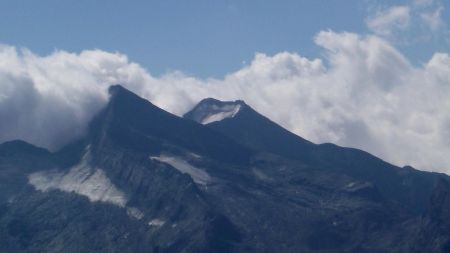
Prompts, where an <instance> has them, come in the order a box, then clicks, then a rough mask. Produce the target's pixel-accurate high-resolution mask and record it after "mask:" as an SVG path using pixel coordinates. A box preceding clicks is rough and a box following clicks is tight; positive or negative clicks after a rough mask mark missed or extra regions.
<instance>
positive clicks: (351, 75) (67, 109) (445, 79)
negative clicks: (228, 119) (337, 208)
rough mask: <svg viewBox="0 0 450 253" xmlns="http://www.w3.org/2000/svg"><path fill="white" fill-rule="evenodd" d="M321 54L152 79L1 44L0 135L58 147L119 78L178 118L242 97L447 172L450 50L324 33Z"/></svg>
mask: <svg viewBox="0 0 450 253" xmlns="http://www.w3.org/2000/svg"><path fill="white" fill-rule="evenodd" d="M315 43H316V44H317V45H318V46H320V47H322V48H323V51H324V57H323V58H317V59H308V58H305V57H302V56H301V55H299V54H297V53H290V52H281V53H278V54H276V55H272V56H269V55H265V54H261V53H258V54H256V55H255V57H254V59H253V61H252V62H251V63H250V64H248V65H246V66H244V67H243V68H242V69H240V70H238V71H236V72H234V73H230V74H228V75H227V76H225V77H224V78H222V79H199V78H195V77H192V76H187V75H184V74H183V73H180V72H171V73H168V74H165V75H163V76H159V77H156V76H153V75H151V74H150V73H149V72H148V71H147V70H145V69H144V68H142V67H141V66H139V65H138V64H135V63H133V62H130V61H129V60H128V59H127V57H126V56H125V55H123V54H119V53H109V52H104V51H101V50H89V51H83V52H81V53H79V54H74V53H68V52H64V51H56V52H54V53H52V54H50V55H48V56H38V55H36V54H33V53H32V52H30V51H28V50H26V49H17V48H15V47H12V46H5V45H4V46H0V122H1V124H0V142H3V141H7V140H12V139H23V140H25V141H28V142H31V143H33V144H36V145H39V146H44V147H47V148H50V149H52V150H55V149H58V148H59V147H61V146H62V145H64V144H66V143H68V142H70V141H71V140H74V139H76V138H78V137H80V136H82V135H83V133H84V130H85V128H86V126H87V123H88V122H89V120H90V119H91V118H92V117H93V116H94V115H95V114H96V113H97V112H98V111H99V110H100V109H101V108H102V106H103V105H104V104H105V103H106V102H107V100H108V96H107V92H106V90H107V87H108V86H109V85H111V84H116V83H121V84H123V85H124V86H126V87H127V88H129V89H131V90H132V91H134V92H136V93H138V94H139V95H141V96H143V97H145V98H147V99H149V100H150V101H152V102H153V103H154V104H156V105H158V106H160V107H162V108H163V109H166V110H168V111H170V112H172V113H175V114H178V115H181V114H183V113H184V112H186V111H187V110H189V109H190V108H191V107H193V106H194V105H195V103H197V102H198V101H199V100H201V99H203V98H205V97H215V98H218V99H222V100H235V99H243V100H245V101H246V102H247V103H248V104H250V105H251V106H252V107H254V108H255V109H256V110H258V111H259V112H261V113H262V114H264V115H266V116H268V117H269V118H271V119H272V120H274V121H275V122H277V123H279V124H281V125H282V126H284V127H286V128H287V129H289V130H291V131H293V132H294V133H296V134H298V135H301V136H303V137H305V138H307V139H309V140H312V141H314V142H316V143H323V142H333V143H337V144H339V145H343V146H350V147H356V148H361V149H364V150H367V151H369V152H371V153H373V154H375V155H377V156H380V157H382V158H383V159H385V160H387V161H389V162H393V163H395V164H397V165H405V164H411V165H413V166H416V167H417V168H420V169H424V170H434V171H442V172H447V173H450V156H448V154H449V153H450V102H449V100H448V98H449V96H450V56H449V55H448V54H446V53H436V54H434V55H433V56H432V57H431V59H430V60H429V61H428V62H426V63H425V64H423V65H422V66H418V67H417V66H413V65H412V64H411V63H410V62H409V61H408V59H406V58H405V57H404V56H403V55H402V54H401V53H400V52H399V51H398V50H397V49H396V48H394V47H393V46H392V45H391V44H390V43H389V42H387V41H386V40H384V39H381V38H380V37H377V36H372V35H368V36H361V35H358V34H354V33H336V32H333V31H322V32H320V33H318V34H317V36H316V37H315Z"/></svg>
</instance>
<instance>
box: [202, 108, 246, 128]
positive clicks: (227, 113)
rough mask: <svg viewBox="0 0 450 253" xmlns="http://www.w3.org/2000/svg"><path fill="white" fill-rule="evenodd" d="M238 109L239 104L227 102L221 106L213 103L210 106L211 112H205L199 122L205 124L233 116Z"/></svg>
mask: <svg viewBox="0 0 450 253" xmlns="http://www.w3.org/2000/svg"><path fill="white" fill-rule="evenodd" d="M240 109H241V105H240V104H229V105H222V106H218V105H213V106H212V107H211V111H212V112H211V113H209V114H207V115H206V116H205V117H204V118H203V119H202V120H201V122H200V123H202V124H203V125H206V124H209V123H212V122H216V121H221V120H224V119H226V118H233V117H234V116H236V114H237V113H238V112H239V110H240Z"/></svg>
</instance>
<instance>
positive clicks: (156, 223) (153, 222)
mask: <svg viewBox="0 0 450 253" xmlns="http://www.w3.org/2000/svg"><path fill="white" fill-rule="evenodd" d="M165 223H166V222H165V221H163V220H160V219H153V220H151V221H149V222H148V225H149V226H155V227H162V226H163V225H164V224H165Z"/></svg>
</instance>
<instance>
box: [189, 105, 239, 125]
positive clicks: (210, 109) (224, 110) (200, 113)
mask: <svg viewBox="0 0 450 253" xmlns="http://www.w3.org/2000/svg"><path fill="white" fill-rule="evenodd" d="M246 106H247V105H246V104H245V102H244V101H242V100H235V101H220V100H217V99H214V98H205V99H203V100H202V101H200V102H199V103H198V104H197V105H196V106H195V107H194V108H193V109H192V110H191V111H190V112H188V113H186V114H185V115H184V117H185V118H189V119H192V120H194V121H196V122H198V123H201V124H203V125H206V124H209V123H213V122H217V121H222V120H224V119H227V118H233V117H235V116H236V115H237V114H238V113H239V112H240V111H241V110H242V109H243V108H244V107H246Z"/></svg>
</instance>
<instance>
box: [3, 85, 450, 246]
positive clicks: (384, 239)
mask: <svg viewBox="0 0 450 253" xmlns="http://www.w3.org/2000/svg"><path fill="white" fill-rule="evenodd" d="M109 93H110V99H109V102H108V104H107V105H106V106H105V107H104V108H103V110H102V111H101V112H100V113H99V114H98V115H96V117H95V118H94V119H93V120H92V121H91V123H90V125H89V129H88V131H87V133H86V134H85V136H84V137H83V138H82V139H79V140H77V141H75V142H73V143H70V144H69V145H67V146H65V147H63V148H62V149H60V150H59V151H56V152H49V151H47V150H45V149H42V148H39V147H35V146H33V145H31V144H28V143H25V142H23V141H20V140H17V141H10V142H6V143H3V144H1V145H0V252H5V253H6V252H8V253H10V252H23V253H32V252H33V253H34V252H49V253H56V252H67V253H72V252H73V253H75V252H121V253H122V252H133V253H135V252H154V253H156V252H158V253H162V252H167V253H168V252H198V253H200V252H205V253H206V252H324V253H325V252H327V253H330V252H349V253H350V252H355V253H361V252H374V253H375V252H377V253H378V252H399V253H400V252H405V253H410V252H443V253H444V252H450V212H449V210H450V183H449V177H448V176H446V175H444V174H438V173H430V172H423V171H419V170H416V169H414V168H412V167H409V166H406V167H396V166H394V165H392V164H389V163H386V162H384V161H383V160H381V159H379V158H377V157H374V156H372V155H371V154H369V153H366V152H364V151H361V150H357V149H352V148H344V147H339V146H337V145H333V144H314V143H312V142H310V141H307V140H305V139H303V138H301V137H299V136H297V135H295V134H293V133H291V132H289V131H287V130H286V129H284V128H282V127H280V126H279V125H277V124H275V123H274V122H272V121H270V120H269V119H268V118H266V117H264V116H263V115H261V114H259V113H258V112H256V111H255V110H253V109H252V108H251V107H250V106H249V105H247V104H246V103H245V102H244V101H230V102H223V101H219V100H215V99H211V98H209V99H205V100H203V101H201V102H200V103H199V104H198V105H197V106H195V107H194V108H193V109H192V110H191V111H190V112H188V113H186V114H185V115H184V117H178V116H175V115H173V114H170V113H168V112H166V111H164V110H162V109H160V108H158V107H156V106H155V105H153V104H151V103H150V102H149V101H147V100H144V99H142V98H140V97H138V96H137V95H135V94H133V93H132V92H130V91H128V90H126V89H125V88H123V87H122V86H119V85H116V86H111V87H110V89H109ZM299 124H301V122H299Z"/></svg>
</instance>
